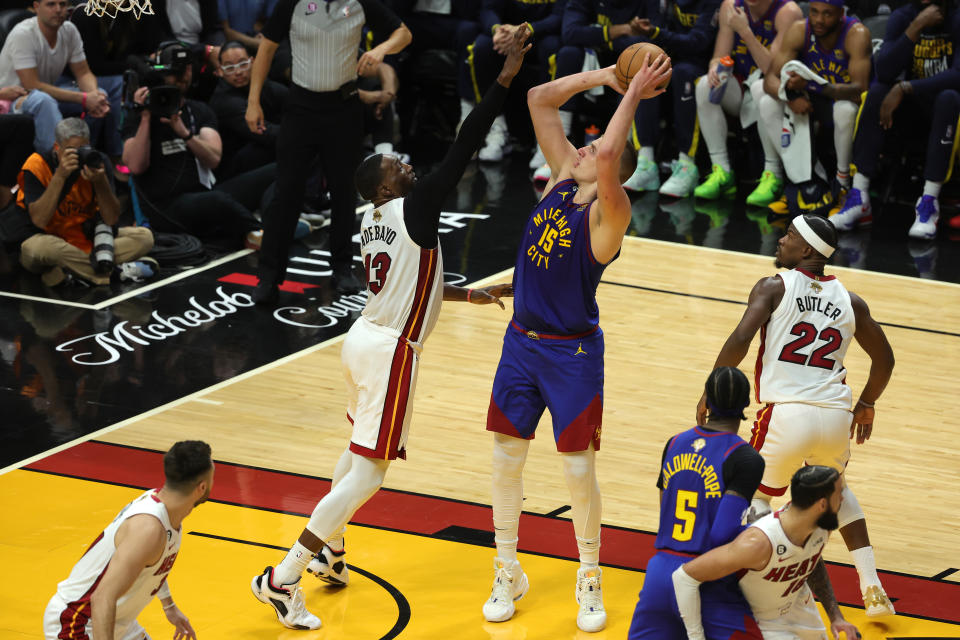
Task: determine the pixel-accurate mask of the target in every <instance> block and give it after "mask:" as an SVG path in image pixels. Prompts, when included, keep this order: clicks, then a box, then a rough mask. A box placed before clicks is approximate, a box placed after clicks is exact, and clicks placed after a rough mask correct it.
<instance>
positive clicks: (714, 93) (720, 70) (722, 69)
mask: <svg viewBox="0 0 960 640" xmlns="http://www.w3.org/2000/svg"><path fill="white" fill-rule="evenodd" d="M732 73H733V58H731V57H730V56H724V57H722V58H720V62H718V63H717V77H718V78H720V84H718V85H717V86H715V87H710V102H712V103H713V104H720V101H721V100H723V92H724V91H726V90H727V80H729V79H730V74H732Z"/></svg>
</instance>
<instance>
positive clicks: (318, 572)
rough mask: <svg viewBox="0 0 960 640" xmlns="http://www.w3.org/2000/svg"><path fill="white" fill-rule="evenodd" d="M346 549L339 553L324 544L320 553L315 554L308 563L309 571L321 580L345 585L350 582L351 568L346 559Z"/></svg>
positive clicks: (339, 585)
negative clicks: (348, 566)
mask: <svg viewBox="0 0 960 640" xmlns="http://www.w3.org/2000/svg"><path fill="white" fill-rule="evenodd" d="M346 553H347V552H346V551H345V550H344V551H341V552H340V553H337V552H336V551H334V550H333V549H331V548H330V547H328V546H327V545H323V549H320V553H318V554H317V555H315V556H313V558H312V559H311V560H310V563H309V564H307V573H309V574H310V575H312V576H315V577H316V578H317V579H319V580H323V581H324V582H329V583H330V584H332V585H334V586H337V587H345V586H347V584H348V583H349V582H350V569H348V568H347V562H346V560H344V556H345V555H346Z"/></svg>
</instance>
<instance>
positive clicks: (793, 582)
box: [740, 505, 830, 628]
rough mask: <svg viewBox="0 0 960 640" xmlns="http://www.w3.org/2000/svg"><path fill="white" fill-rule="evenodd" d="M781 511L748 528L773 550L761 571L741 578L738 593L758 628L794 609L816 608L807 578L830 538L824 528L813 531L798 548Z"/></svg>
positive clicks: (761, 519) (752, 571)
mask: <svg viewBox="0 0 960 640" xmlns="http://www.w3.org/2000/svg"><path fill="white" fill-rule="evenodd" d="M788 506H789V505H788ZM785 508H787V507H784V509H785ZM782 512H783V509H780V510H778V511H775V512H773V513H770V514H767V515H765V516H764V517H762V518H760V519H759V520H757V521H756V522H754V523H753V524H752V525H751V526H752V527H756V528H757V529H759V530H760V531H763V533H764V534H765V535H766V536H767V538H769V540H770V546H771V547H772V551H771V553H770V560H769V562H767V565H766V566H765V567H764V568H763V569H760V570H759V571H754V570H752V569H751V570H749V571H747V572H746V574H744V575H743V577H741V578H740V590H741V591H743V595H744V597H745V598H746V599H747V602H748V603H750V609H752V610H753V615H754V617H755V618H756V619H757V622H758V623H760V624H761V628H762V623H763V621H764V620H777V619H779V618H781V617H783V616H787V615H788V614H789V613H790V610H791V609H793V608H795V607H804V606H815V605H812V602H813V600H812V598H811V593H810V587H808V586H807V578H808V577H809V575H810V573H811V572H812V571H813V569H814V567H816V565H817V561H818V560H819V559H820V554H822V553H823V547H824V546H825V545H826V544H827V538H828V537H829V536H830V534H829V533H828V532H827V531H826V530H824V529H820V528H817V529H814V531H813V533H812V534H810V537H809V538H808V539H807V543H806V544H805V545H804V546H803V547H798V546H796V545H795V544H793V543H792V542H790V539H789V538H787V534H786V533H784V531H783V526H782V525H781V523H780V514H781V513H782Z"/></svg>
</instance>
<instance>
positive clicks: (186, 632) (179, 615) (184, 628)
mask: <svg viewBox="0 0 960 640" xmlns="http://www.w3.org/2000/svg"><path fill="white" fill-rule="evenodd" d="M163 613H164V614H165V615H166V616H167V621H168V622H169V623H170V624H172V625H173V628H174V632H173V640H197V632H196V631H194V630H193V627H192V626H191V625H190V621H189V620H187V616H185V615H183V612H182V611H180V608H179V607H178V606H177V605H173V606H172V607H170V608H169V609H167V608H164V609H163Z"/></svg>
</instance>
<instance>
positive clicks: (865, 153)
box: [831, 0, 960, 240]
mask: <svg viewBox="0 0 960 640" xmlns="http://www.w3.org/2000/svg"><path fill="white" fill-rule="evenodd" d="M946 6H947V5H943V6H940V5H938V4H934V3H932V2H929V0H921V1H920V2H912V3H910V4H908V5H905V6H903V7H900V8H899V9H897V10H896V11H894V12H893V14H891V16H890V20H889V22H888V23H887V34H886V37H885V38H884V40H883V47H882V48H881V49H880V51H879V52H878V53H877V56H876V70H877V82H876V83H874V84H873V86H871V87H870V92H869V93H868V94H867V99H866V101H865V102H864V105H863V109H862V111H861V114H860V124H859V127H858V129H857V137H856V139H855V140H854V143H853V159H854V162H855V164H856V166H857V174H856V175H855V176H854V177H853V188H852V189H851V190H850V193H849V194H848V195H847V199H846V202H845V203H844V206H843V209H842V210H841V211H840V212H839V213H837V215H835V216H833V217H832V218H831V220H832V221H833V223H834V225H835V226H836V227H837V230H839V231H847V230H850V229H852V228H853V227H854V225H856V223H857V221H859V220H861V219H864V218H866V217H867V216H869V215H870V194H869V191H868V189H869V187H870V179H871V178H873V177H875V175H876V169H877V157H878V156H879V155H880V151H881V149H882V147H883V142H884V140H885V138H886V136H887V134H888V132H890V130H891V129H895V130H896V131H898V132H899V133H900V136H901V137H902V139H907V137H908V136H922V135H923V133H926V134H927V157H926V164H925V166H924V178H925V179H926V182H925V183H924V186H923V193H922V194H921V196H920V197H919V198H918V199H917V204H916V206H915V217H914V222H913V225H911V227H910V230H909V232H908V233H909V235H910V237H911V238H916V239H920V240H932V239H933V238H934V237H935V236H936V235H937V221H938V220H939V219H940V187H941V185H942V184H943V182H944V181H945V180H946V178H947V174H948V172H949V168H950V160H951V158H952V157H953V154H954V153H955V151H956V149H955V147H956V137H955V135H954V134H955V131H956V124H957V115H958V114H960V50H958V49H957V47H960V12H958V11H957V10H956V7H955V6H954V10H953V11H950V12H948V11H947V10H946ZM951 52H952V55H951ZM898 78H902V80H901V81H900V82H897V79H898ZM918 125H919V126H918ZM924 130H926V131H924Z"/></svg>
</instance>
